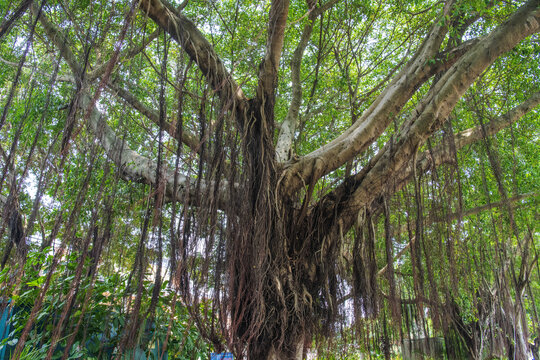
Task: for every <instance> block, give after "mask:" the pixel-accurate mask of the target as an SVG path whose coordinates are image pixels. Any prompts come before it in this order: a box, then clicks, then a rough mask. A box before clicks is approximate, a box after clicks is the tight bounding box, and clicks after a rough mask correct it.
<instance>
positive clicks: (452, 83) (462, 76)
mask: <svg viewBox="0 0 540 360" xmlns="http://www.w3.org/2000/svg"><path fill="white" fill-rule="evenodd" d="M538 4H539V1H538V0H535V1H529V3H528V4H527V5H525V6H523V7H522V8H520V9H519V10H518V11H517V12H516V13H515V14H514V15H513V16H512V17H511V18H510V19H509V20H508V21H506V22H505V23H504V24H502V25H501V26H499V27H498V28H496V29H495V30H494V31H493V32H492V33H491V34H490V35H489V36H487V37H486V38H485V39H484V40H483V41H482V42H480V43H478V44H476V45H475V46H474V47H473V48H472V49H471V50H470V51H469V52H468V53H467V54H466V55H464V56H463V57H462V58H461V59H460V60H458V62H456V64H455V65H453V66H452V68H451V69H449V70H448V71H447V72H446V73H445V74H444V75H443V76H442V77H441V79H440V80H439V81H438V82H437V84H436V85H435V86H433V87H432V89H431V90H430V92H429V93H428V94H427V95H426V97H425V98H424V100H423V101H422V102H421V104H420V105H419V106H418V107H417V109H416V111H415V112H414V113H413V114H412V115H411V118H410V119H409V120H407V121H406V122H405V124H406V126H405V127H404V128H402V130H401V131H400V133H399V135H398V137H397V138H398V140H397V141H395V142H394V141H392V140H391V141H389V142H388V143H387V144H386V145H385V147H384V148H383V149H381V151H379V153H378V154H377V155H376V156H375V157H374V158H373V159H372V160H371V161H370V164H369V165H368V166H367V167H366V168H364V169H363V170H362V171H361V172H360V173H359V174H357V175H355V176H353V177H351V178H349V179H347V180H346V181H344V183H343V184H342V185H341V186H339V187H338V188H336V190H334V191H333V192H332V193H331V194H329V195H328V196H327V197H325V198H323V199H322V200H321V202H320V203H319V204H318V206H317V208H316V210H315V211H316V212H319V211H321V208H323V209H324V210H322V211H323V213H324V214H327V216H330V215H329V214H338V215H339V216H340V218H341V219H342V221H343V222H344V224H345V225H346V226H345V227H346V228H347V229H348V228H349V227H350V226H352V224H353V221H354V219H355V217H356V214H357V213H358V211H359V210H360V209H362V208H363V207H366V206H369V205H370V204H371V203H372V202H373V201H374V200H375V199H376V197H377V196H379V195H380V194H381V193H383V192H384V191H389V190H390V187H391V186H392V183H394V182H393V181H391V180H392V179H393V178H394V180H396V181H399V178H401V177H402V176H403V175H402V174H403V173H405V175H406V176H407V177H409V176H410V173H409V174H407V172H405V171H404V170H403V169H407V165H408V163H409V162H410V159H411V158H413V154H414V153H415V152H416V151H417V149H418V147H419V146H421V145H422V144H423V143H424V142H425V140H426V139H427V138H428V137H429V136H430V135H431V134H433V132H434V131H435V130H437V129H438V128H439V127H440V125H441V124H442V123H443V122H444V121H445V120H446V119H447V118H448V116H449V114H450V112H451V111H452V110H453V108H454V106H455V105H456V103H457V101H458V100H459V98H460V97H461V95H462V94H463V93H464V92H465V91H466V90H467V88H468V87H469V86H470V85H471V84H472V82H473V81H474V80H475V79H476V78H477V77H478V76H479V75H480V74H481V73H482V72H483V71H484V70H485V69H486V68H487V67H488V66H489V65H491V63H493V61H495V59H496V58H498V57H499V56H500V55H502V54H503V53H504V52H507V51H509V50H510V49H512V48H513V47H514V46H515V45H517V44H518V43H519V42H520V41H521V40H523V39H524V38H526V37H527V36H529V35H531V34H533V33H535V32H537V31H539V30H540V9H539V8H538ZM537 96H538V94H534V95H533V96H532V97H531V98H530V99H529V100H527V102H526V103H524V104H522V105H520V106H519V107H517V108H516V109H514V110H513V111H511V112H510V113H509V114H511V115H512V114H513V116H514V117H513V119H514V120H515V119H517V118H518V117H519V116H520V114H521V115H522V114H523V113H524V112H525V111H526V110H527V109H529V110H530V109H532V107H533V105H534V104H535V103H537V102H538V99H537ZM510 118H512V116H510ZM505 122H506V124H508V123H509V121H508V120H504V119H498V121H495V122H494V123H493V124H491V125H490V126H488V127H487V128H489V129H490V132H496V131H497V129H499V128H500V127H501V126H503V125H502V124H504V123H505ZM471 133H472V134H477V135H476V136H480V135H478V132H477V131H471ZM458 137H459V138H460V140H457V143H456V147H458V146H465V145H466V144H467V143H468V142H469V141H471V142H472V141H473V139H474V138H475V136H468V137H467V136H465V134H463V133H461V135H460V136H458ZM467 138H468V140H466V139H467ZM445 153H446V154H448V153H449V152H442V155H441V156H444V154H445ZM442 159H444V157H441V161H442ZM396 177H397V179H395V178H396ZM398 184H399V182H398ZM394 189H395V188H394ZM319 214H320V213H319ZM316 216H320V215H318V214H316Z"/></svg>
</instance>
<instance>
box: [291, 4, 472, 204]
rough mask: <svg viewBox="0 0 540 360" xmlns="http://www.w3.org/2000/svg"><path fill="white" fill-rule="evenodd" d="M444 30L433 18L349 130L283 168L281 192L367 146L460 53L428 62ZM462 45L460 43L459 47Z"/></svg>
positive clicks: (298, 184) (313, 176)
mask: <svg viewBox="0 0 540 360" xmlns="http://www.w3.org/2000/svg"><path fill="white" fill-rule="evenodd" d="M448 11H449V9H446V11H445V13H447V12H448ZM446 33H447V28H446V26H445V25H444V24H441V22H440V21H439V20H437V21H436V22H435V23H434V24H433V26H432V28H431V30H430V32H429V34H428V36H427V38H426V40H425V41H424V43H423V44H422V45H421V46H420V48H419V49H418V51H417V52H416V54H415V55H414V56H413V58H412V59H411V60H409V62H408V63H407V64H406V65H405V67H404V68H403V69H402V70H401V71H400V72H399V73H398V74H397V75H396V76H395V77H394V78H393V80H392V81H391V82H390V84H389V85H388V86H387V87H386V89H385V90H383V91H382V92H381V94H380V95H379V96H378V97H377V99H376V100H375V101H374V102H373V104H371V106H370V107H369V108H368V109H367V110H366V111H365V112H364V113H363V114H362V116H360V118H359V119H358V120H357V121H356V122H355V123H354V124H353V125H352V126H351V127H350V128H349V129H347V130H346V131H345V132H344V133H343V134H341V135H340V136H338V137H337V138H336V139H334V140H333V141H331V142H330V143H328V144H326V145H325V146H323V147H321V148H319V149H318V150H315V151H313V152H312V153H310V154H308V155H306V156H305V157H303V158H302V159H300V161H298V162H296V163H294V164H291V165H290V166H289V167H288V168H287V169H286V173H285V175H284V181H283V187H284V190H285V192H287V193H288V194H289V195H291V194H292V193H294V192H295V191H297V190H298V189H299V188H300V187H301V186H302V184H309V183H311V182H313V181H315V180H317V179H318V178H320V177H321V176H324V175H326V174H328V173H329V172H331V171H333V170H335V169H337V168H338V167H339V166H341V165H343V164H345V163H346V162H347V161H350V160H352V159H353V158H354V157H355V156H357V155H358V154H360V153H361V152H363V151H364V150H365V149H367V147H368V146H369V145H370V144H371V143H372V142H373V141H375V139H377V138H378V137H379V136H380V135H381V134H382V132H383V131H384V130H385V129H386V128H387V126H388V125H389V124H390V123H391V121H392V119H393V118H394V116H395V115H396V114H398V113H399V111H400V110H401V108H402V107H403V106H404V105H405V104H406V102H407V101H408V100H409V99H410V97H411V96H412V95H413V94H414V92H415V91H416V89H417V88H418V87H419V86H420V85H421V84H422V83H424V82H425V81H426V80H427V79H429V78H430V77H431V76H433V75H434V74H435V73H437V72H440V71H442V70H444V69H445V68H447V67H449V66H450V65H452V64H453V63H454V62H455V61H456V60H457V59H458V58H459V57H460V55H462V52H461V51H456V52H455V53H454V54H449V56H448V57H447V59H445V60H444V61H435V62H433V61H432V60H433V59H435V58H436V55H437V54H438V52H439V48H440V46H441V44H442V41H443V39H444V36H445V35H446ZM469 46H470V44H469ZM466 48H467V47H466V46H465V45H464V46H463V47H460V48H459V49H466Z"/></svg>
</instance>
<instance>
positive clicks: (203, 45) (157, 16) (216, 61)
mask: <svg viewBox="0 0 540 360" xmlns="http://www.w3.org/2000/svg"><path fill="white" fill-rule="evenodd" d="M140 7H141V10H142V11H143V12H145V13H146V15H148V16H149V17H150V18H151V19H152V20H154V21H155V22H156V24H157V25H159V26H160V27H161V28H162V29H163V30H165V31H167V32H168V33H169V35H171V36H172V38H173V39H175V40H176V41H178V43H179V44H180V46H182V48H183V49H184V50H185V51H186V53H187V54H188V55H189V57H190V58H191V59H192V60H193V61H194V62H195V63H196V64H197V66H199V68H200V69H201V71H202V73H203V74H204V76H205V77H206V79H207V81H208V83H209V84H210V86H211V87H212V89H213V90H214V91H215V92H216V93H217V94H218V95H219V97H220V99H221V100H222V101H223V102H224V103H225V104H230V107H229V108H232V107H233V106H244V105H243V104H244V101H245V97H244V94H243V92H242V90H241V89H240V87H239V86H238V84H236V82H235V81H234V80H233V79H232V77H231V75H230V74H229V72H228V71H227V69H226V68H225V65H224V64H223V61H221V59H220V58H219V56H218V55H217V54H216V52H215V51H214V49H213V47H212V45H211V44H210V43H209V42H208V40H207V39H206V38H205V37H204V35H203V34H202V33H201V32H200V31H199V30H198V29H197V27H196V26H195V24H193V22H191V20H189V19H188V18H186V17H185V16H184V15H182V14H180V13H178V12H177V11H176V10H175V9H174V7H172V6H171V5H170V4H168V3H167V2H165V1H162V0H141V2H140Z"/></svg>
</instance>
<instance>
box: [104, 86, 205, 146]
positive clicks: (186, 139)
mask: <svg viewBox="0 0 540 360" xmlns="http://www.w3.org/2000/svg"><path fill="white" fill-rule="evenodd" d="M107 86H108V87H109V88H110V89H111V90H112V92H113V93H114V94H115V95H117V96H119V97H121V98H122V99H124V100H125V101H126V102H127V103H128V104H130V105H131V106H132V107H133V108H134V109H136V110H137V111H139V112H140V113H141V114H143V115H144V116H146V117H147V118H148V119H149V120H151V121H152V122H153V123H154V124H155V125H157V126H160V121H159V114H158V112H157V111H155V110H153V109H149V108H148V107H146V106H145V105H144V104H143V103H142V102H140V101H139V100H138V99H137V98H136V97H135V96H133V95H132V94H131V93H130V92H129V91H127V90H125V89H124V88H122V87H121V86H119V85H118V84H117V83H116V82H109V84H107ZM162 129H163V130H165V131H166V132H167V133H168V134H169V135H170V136H171V137H172V138H176V137H177V135H176V124H173V123H170V122H168V121H165V122H164V124H163V127H162ZM182 142H183V143H184V144H186V145H187V146H188V147H189V148H190V149H191V150H192V151H196V150H197V149H198V148H200V146H199V140H198V139H197V138H196V137H195V136H194V135H192V134H190V133H189V132H187V131H186V130H183V131H182Z"/></svg>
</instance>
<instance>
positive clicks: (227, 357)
mask: <svg viewBox="0 0 540 360" xmlns="http://www.w3.org/2000/svg"><path fill="white" fill-rule="evenodd" d="M233 359H234V357H233V354H232V353H220V354H216V353H212V354H210V360H233Z"/></svg>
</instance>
